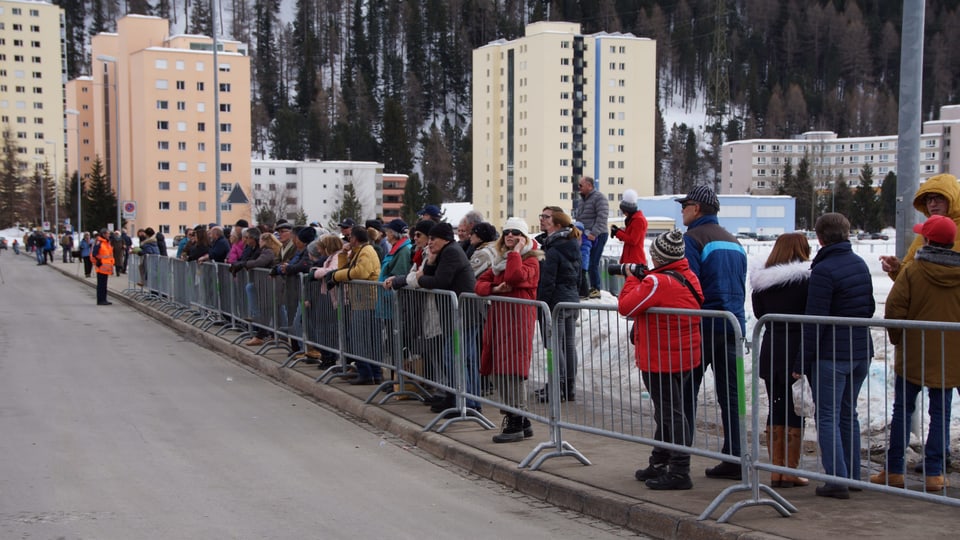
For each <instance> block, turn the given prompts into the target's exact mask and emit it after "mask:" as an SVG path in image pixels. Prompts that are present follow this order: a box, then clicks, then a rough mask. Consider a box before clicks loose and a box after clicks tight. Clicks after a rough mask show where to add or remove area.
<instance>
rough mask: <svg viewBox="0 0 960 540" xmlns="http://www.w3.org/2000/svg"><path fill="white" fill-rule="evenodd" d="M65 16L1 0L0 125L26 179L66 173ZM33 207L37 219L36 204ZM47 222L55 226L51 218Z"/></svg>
mask: <svg viewBox="0 0 960 540" xmlns="http://www.w3.org/2000/svg"><path fill="white" fill-rule="evenodd" d="M63 18H64V16H63V10H62V9H61V8H60V7H59V6H55V5H53V4H50V3H46V2H29V1H18V0H0V127H2V129H4V130H9V131H10V134H11V135H12V137H13V140H14V142H15V144H16V152H17V156H18V158H19V160H20V163H19V168H20V171H21V173H22V174H23V175H24V176H25V177H32V176H33V174H34V172H35V171H44V170H47V171H49V174H50V177H55V176H60V177H63V176H64V172H65V170H66V169H65V166H64V164H65V163H66V160H65V154H64V139H63V137H64V125H63V83H64V80H65V78H66V64H65V61H64V54H63V53H64V46H65V45H64V36H63V24H64V23H63ZM60 196H63V192H62V183H61V192H60ZM62 202H63V201H61V203H62ZM47 206H48V207H52V206H53V205H52V204H50V203H49V202H48V204H47ZM36 207H37V210H38V215H37V217H38V218H39V217H40V216H39V208H40V201H37V202H36ZM60 217H61V218H63V217H66V216H60ZM45 219H46V220H47V221H48V222H50V223H51V228H54V225H53V222H54V220H55V217H54V215H47V216H45Z"/></svg>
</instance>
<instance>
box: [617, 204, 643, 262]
mask: <svg viewBox="0 0 960 540" xmlns="http://www.w3.org/2000/svg"><path fill="white" fill-rule="evenodd" d="M626 223H627V226H626V227H625V228H623V229H620V230H619V231H617V240H619V241H621V242H623V251H622V252H621V253H620V264H627V263H629V264H636V263H640V264H647V253H646V252H645V251H643V241H644V240H645V239H646V238H647V218H646V216H644V215H643V212H641V211H640V210H637V211H636V212H634V213H633V214H632V215H631V216H630V217H629V218H627V221H626Z"/></svg>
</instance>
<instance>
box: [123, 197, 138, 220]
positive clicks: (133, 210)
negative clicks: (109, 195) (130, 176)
mask: <svg viewBox="0 0 960 540" xmlns="http://www.w3.org/2000/svg"><path fill="white" fill-rule="evenodd" d="M123 219H137V201H123Z"/></svg>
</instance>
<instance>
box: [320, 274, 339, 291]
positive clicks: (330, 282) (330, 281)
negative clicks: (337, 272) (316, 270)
mask: <svg viewBox="0 0 960 540" xmlns="http://www.w3.org/2000/svg"><path fill="white" fill-rule="evenodd" d="M323 282H324V283H326V284H327V289H332V288H334V287H336V286H337V280H335V279H333V272H330V273H329V274H327V275H325V276H323Z"/></svg>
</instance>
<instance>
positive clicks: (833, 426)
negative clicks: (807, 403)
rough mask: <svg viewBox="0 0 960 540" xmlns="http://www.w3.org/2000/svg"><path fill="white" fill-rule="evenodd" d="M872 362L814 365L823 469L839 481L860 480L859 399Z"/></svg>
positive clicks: (826, 362) (837, 362) (836, 362)
mask: <svg viewBox="0 0 960 540" xmlns="http://www.w3.org/2000/svg"><path fill="white" fill-rule="evenodd" d="M869 369H870V361H869V360H856V361H853V360H822V359H821V360H820V361H818V362H816V363H815V365H814V366H813V379H812V380H813V382H812V384H813V387H814V388H813V391H814V394H813V400H814V401H815V402H816V405H817V439H818V441H819V443H820V459H821V460H822V461H823V469H824V471H825V472H826V473H827V474H829V475H833V476H836V477H838V478H851V479H853V480H859V479H860V420H859V419H858V417H857V396H859V395H860V388H861V387H862V386H863V381H864V380H866V378H867V373H868V371H869Z"/></svg>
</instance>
